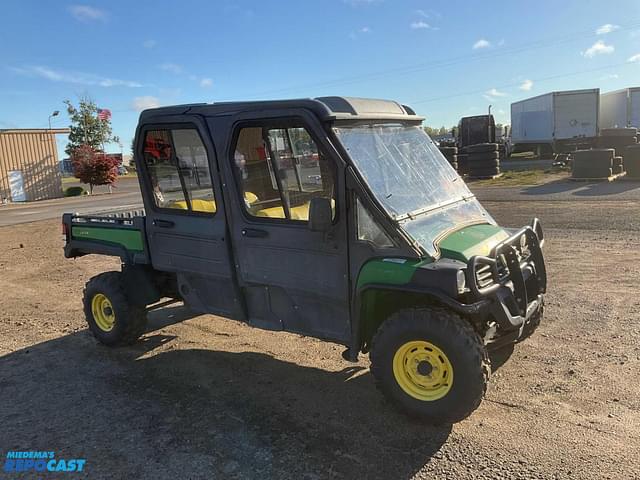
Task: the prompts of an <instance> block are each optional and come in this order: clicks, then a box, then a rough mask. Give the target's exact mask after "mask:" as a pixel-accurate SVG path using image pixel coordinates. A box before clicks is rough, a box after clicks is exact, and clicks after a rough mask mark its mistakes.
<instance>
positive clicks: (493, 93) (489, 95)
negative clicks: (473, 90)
mask: <svg viewBox="0 0 640 480" xmlns="http://www.w3.org/2000/svg"><path fill="white" fill-rule="evenodd" d="M482 96H483V97H484V98H485V99H487V100H489V101H490V102H491V101H494V100H497V99H498V98H501V97H506V96H507V94H506V93H504V92H501V91H499V90H498V89H496V88H492V89H490V90H487V91H486V92H485V93H484V95H482Z"/></svg>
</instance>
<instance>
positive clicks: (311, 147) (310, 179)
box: [233, 127, 335, 221]
mask: <svg viewBox="0 0 640 480" xmlns="http://www.w3.org/2000/svg"><path fill="white" fill-rule="evenodd" d="M233 160H234V162H235V166H236V169H235V170H236V178H237V180H238V184H239V186H240V190H241V191H242V193H243V195H244V203H245V208H246V210H247V212H248V213H249V214H250V215H252V216H255V217H263V218H282V219H288V220H298V221H308V220H309V203H310V202H311V199H312V198H313V197H324V198H328V199H330V200H331V204H332V205H333V206H334V217H335V187H334V185H335V169H334V167H333V165H331V164H330V160H329V159H328V158H327V157H326V156H325V155H323V154H322V153H321V152H320V151H319V150H318V147H317V145H316V143H315V142H314V141H313V139H312V138H311V136H310V135H309V132H308V131H307V130H306V129H305V128H304V127H273V128H270V127H247V128H243V129H241V130H240V133H239V135H238V140H237V143H236V146H235V151H234V158H233Z"/></svg>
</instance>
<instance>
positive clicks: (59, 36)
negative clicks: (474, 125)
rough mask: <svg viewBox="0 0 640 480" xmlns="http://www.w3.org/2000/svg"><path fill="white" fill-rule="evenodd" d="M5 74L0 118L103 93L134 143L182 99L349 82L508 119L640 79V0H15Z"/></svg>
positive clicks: (289, 91) (8, 14)
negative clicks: (573, 94)
mask: <svg viewBox="0 0 640 480" xmlns="http://www.w3.org/2000/svg"><path fill="white" fill-rule="evenodd" d="M0 71H1V72H2V74H1V75H0V129H3V128H45V127H47V125H48V117H49V115H50V114H51V113H52V112H53V111H54V110H60V112H61V113H60V115H59V116H57V117H54V118H52V127H66V126H68V124H69V119H68V117H67V115H66V112H65V110H64V105H63V103H62V102H63V101H64V100H65V99H69V100H71V101H72V102H74V103H75V102H77V100H78V98H80V97H82V96H89V97H90V98H92V99H93V100H94V101H95V102H96V103H97V105H98V106H99V107H101V108H108V109H110V110H111V111H112V114H113V117H112V125H113V130H114V133H115V134H116V135H117V136H119V137H120V139H121V143H122V150H123V151H124V153H125V154H127V153H129V150H130V145H131V138H132V137H133V134H134V130H135V126H136V123H137V120H138V115H139V112H140V111H141V110H142V109H144V108H149V107H154V106H158V105H172V104H181V103H194V102H217V101H232V100H253V99H274V98H300V97H318V96H324V95H343V96H356V97H373V98H387V99H393V100H397V101H400V102H402V103H404V104H407V105H410V106H412V107H413V108H414V109H415V110H416V112H417V113H418V114H420V115H422V116H425V117H426V122H425V124H427V125H430V126H433V127H439V126H442V125H444V126H447V127H450V126H452V125H455V124H457V122H458V120H459V118H460V117H463V116H467V115H476V114H482V113H485V112H486V111H487V110H488V108H489V105H491V106H492V113H493V114H494V115H495V117H496V121H497V122H500V123H506V124H508V123H510V120H509V116H510V115H509V112H510V104H511V103H512V102H514V101H517V100H521V99H524V98H528V97H531V96H535V95H539V94H543V93H547V92H550V91H557V90H573V89H581V88H600V89H601V91H603V92H606V91H611V90H616V89H619V88H625V87H632V86H640V1H638V0H619V1H610V2H602V1H590V0H582V1H563V2H558V1H557V0H556V1H551V0H539V1H536V2H519V1H518V2H514V1H511V0H510V1H491V2H488V1H482V2H481V1H475V0H470V1H452V0H447V1H436V0H406V1H401V0H297V1H293V0H282V1H259V2H258V1H249V0H241V1H231V0H211V1H190V0H182V1H181V2H170V1H164V0H156V1H135V2H131V1H123V0H112V1H109V2H91V3H74V2H71V3H67V2H64V1H44V0H42V1H32V0H19V1H14V0H5V1H3V9H2V21H1V22H0ZM58 137H59V138H58V147H59V151H60V152H61V156H62V155H63V154H62V150H63V149H64V145H65V144H66V138H65V137H64V136H58ZM107 150H108V151H111V152H119V151H120V146H118V145H117V144H112V145H110V146H108V147H107Z"/></svg>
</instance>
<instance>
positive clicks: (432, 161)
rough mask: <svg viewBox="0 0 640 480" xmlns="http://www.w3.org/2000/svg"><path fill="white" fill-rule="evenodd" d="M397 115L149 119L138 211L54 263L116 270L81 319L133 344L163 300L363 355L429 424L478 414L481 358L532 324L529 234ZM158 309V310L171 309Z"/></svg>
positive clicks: (485, 369) (139, 140)
mask: <svg viewBox="0 0 640 480" xmlns="http://www.w3.org/2000/svg"><path fill="white" fill-rule="evenodd" d="M422 120H423V119H422V118H420V117H418V116H417V115H416V114H415V112H414V111H413V110H412V109H411V108H409V107H407V106H404V105H400V104H398V103H396V102H392V101H383V100H366V99H357V98H342V97H324V98H317V99H304V100H283V101H265V102H234V103H216V104H195V105H182V106H174V107H163V108H156V109H152V110H146V111H144V112H143V113H142V114H141V116H140V123H139V126H138V128H137V131H136V137H135V138H136V140H135V152H134V157H135V161H136V167H137V170H138V175H139V180H140V187H141V189H142V197H143V201H144V210H140V211H138V212H130V213H126V214H122V213H120V214H111V215H109V214H102V215H73V214H65V215H64V217H63V227H64V228H63V229H64V234H65V236H66V246H65V250H64V251H65V256H66V257H69V258H73V257H80V256H82V255H87V254H102V255H114V256H117V257H120V259H121V260H122V269H121V271H119V272H107V273H102V274H100V275H98V276H96V277H94V278H92V279H91V280H90V281H89V282H88V283H87V286H86V289H85V292H84V310H85V314H86V317H87V321H88V324H89V328H90V329H91V331H92V332H93V334H94V335H95V336H96V337H97V338H98V340H99V341H101V342H102V343H104V344H107V345H119V344H127V343H131V342H133V341H135V340H136V339H137V338H138V337H139V336H140V335H142V334H143V333H144V331H145V322H146V312H147V311H148V310H149V309H150V308H152V306H153V305H154V304H155V305H157V304H158V302H161V301H162V302H166V301H171V300H172V299H173V300H176V301H183V302H184V303H185V304H186V305H187V306H188V307H190V308H191V309H192V310H194V311H196V312H206V313H213V314H216V315H221V316H224V317H227V318H230V319H235V320H241V321H244V322H247V323H248V324H249V325H253V326H256V327H260V328H265V329H270V330H285V331H288V332H296V333H300V334H303V335H309V336H313V337H317V338H321V339H324V340H328V341H331V342H336V343H339V344H342V345H344V346H346V350H345V353H344V357H345V358H346V359H347V360H350V361H356V360H357V358H358V355H359V353H361V352H362V353H369V354H370V359H371V372H372V374H373V376H374V377H375V380H376V382H377V384H378V386H379V387H380V389H381V390H382V391H383V393H384V394H385V395H386V396H387V397H388V398H389V399H390V400H391V401H392V402H393V403H395V404H396V405H398V406H399V407H400V408H401V409H402V410H403V411H405V412H407V413H409V414H412V415H414V416H417V417H420V418H422V419H425V420H428V421H430V422H434V423H449V422H455V421H459V420H461V419H463V418H465V417H466V416H468V415H469V414H470V413H471V412H473V410H474V409H476V408H477V407H478V405H479V404H480V402H481V400H482V397H483V395H484V393H485V390H486V386H487V381H488V379H489V375H490V365H489V357H488V353H487V352H488V350H489V349H491V348H497V347H499V346H503V345H506V344H510V343H514V342H516V341H518V340H521V339H523V338H525V337H526V336H528V335H529V334H530V333H531V332H532V331H533V329H534V328H535V327H536V326H537V325H538V324H539V323H540V320H541V318H542V311H543V293H544V292H545V288H546V273H545V265H544V259H543V254H542V250H541V247H542V244H543V234H542V228H541V226H540V223H539V222H538V221H537V220H533V222H532V223H531V225H529V226H525V227H523V228H520V229H518V230H507V229H505V228H501V227H499V226H498V225H496V222H495V221H494V220H493V219H492V218H491V216H490V215H489V214H488V213H487V212H486V210H485V209H484V208H483V207H482V206H481V205H480V203H479V202H478V200H477V199H476V198H475V197H474V195H473V194H472V193H471V192H470V191H469V190H468V188H467V186H466V185H465V183H464V182H463V181H462V180H461V179H460V177H459V176H458V175H457V174H456V172H455V171H454V170H453V169H452V168H451V167H450V165H449V163H448V162H447V161H446V160H445V158H444V157H443V156H442V155H441V153H440V152H439V150H438V148H437V147H436V145H435V144H434V143H433V142H432V141H431V139H430V138H429V137H428V136H427V135H426V134H425V132H424V130H423V129H422V128H421V123H422ZM167 299H168V300H167Z"/></svg>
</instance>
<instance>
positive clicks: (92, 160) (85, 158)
mask: <svg viewBox="0 0 640 480" xmlns="http://www.w3.org/2000/svg"><path fill="white" fill-rule="evenodd" d="M71 165H72V166H73V174H74V175H75V176H76V177H77V178H78V179H79V180H80V181H81V182H82V183H87V184H89V194H91V193H93V187H94V185H113V184H114V183H115V182H116V179H117V178H118V165H119V161H118V160H117V159H115V158H112V157H108V156H106V155H105V154H104V153H103V152H98V151H96V150H95V149H93V148H92V147H90V146H89V145H80V146H79V147H77V148H76V149H75V150H73V153H72V155H71Z"/></svg>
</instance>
